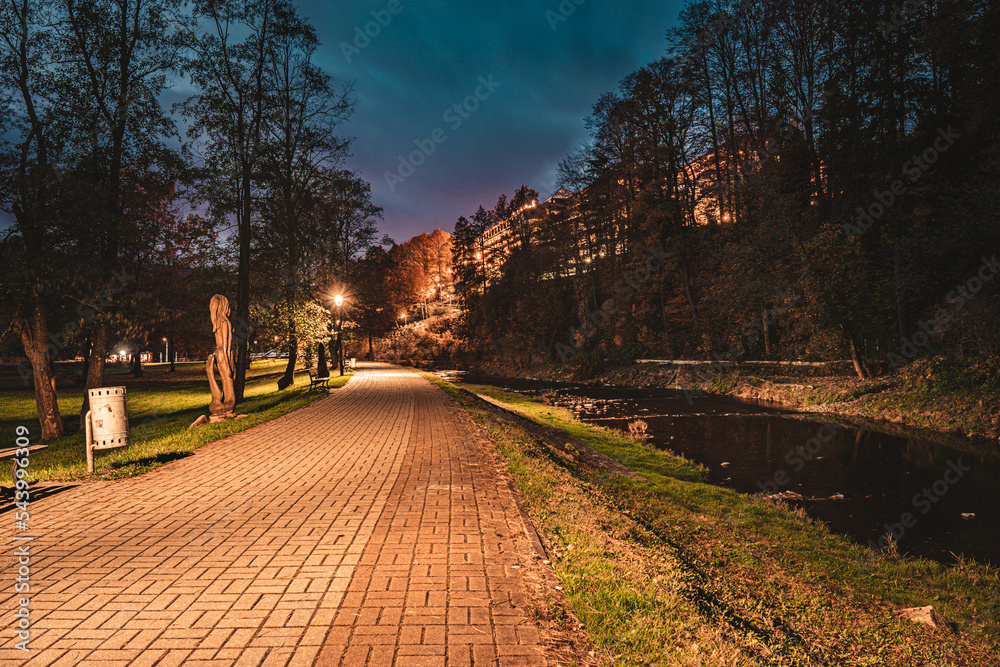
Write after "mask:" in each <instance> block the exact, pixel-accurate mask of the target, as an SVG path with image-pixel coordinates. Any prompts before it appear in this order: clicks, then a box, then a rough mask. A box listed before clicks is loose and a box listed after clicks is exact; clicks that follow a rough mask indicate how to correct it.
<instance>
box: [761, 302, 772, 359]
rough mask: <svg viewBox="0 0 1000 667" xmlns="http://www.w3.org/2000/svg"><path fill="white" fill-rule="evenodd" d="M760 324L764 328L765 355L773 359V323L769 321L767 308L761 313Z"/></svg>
mask: <svg viewBox="0 0 1000 667" xmlns="http://www.w3.org/2000/svg"><path fill="white" fill-rule="evenodd" d="M760 323H761V325H763V327H764V355H765V356H766V357H767V358H768V359H770V358H771V323H770V322H769V321H768V319H767V308H762V309H761V311H760Z"/></svg>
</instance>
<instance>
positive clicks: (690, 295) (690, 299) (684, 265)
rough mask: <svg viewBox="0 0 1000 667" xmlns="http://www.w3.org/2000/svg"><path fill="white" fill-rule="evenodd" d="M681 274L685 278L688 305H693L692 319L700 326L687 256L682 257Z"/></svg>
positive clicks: (685, 294)
mask: <svg viewBox="0 0 1000 667" xmlns="http://www.w3.org/2000/svg"><path fill="white" fill-rule="evenodd" d="M681 274H682V276H683V278H684V296H686V297H687V302H688V305H689V306H690V307H691V321H692V322H694V325H695V326H698V309H697V308H696V307H695V304H694V293H693V292H692V291H691V272H690V271H688V263H687V257H682V258H681Z"/></svg>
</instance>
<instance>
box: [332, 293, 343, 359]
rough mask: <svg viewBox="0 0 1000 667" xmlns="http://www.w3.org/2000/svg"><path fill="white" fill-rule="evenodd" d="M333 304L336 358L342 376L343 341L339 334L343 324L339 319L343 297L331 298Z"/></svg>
mask: <svg viewBox="0 0 1000 667" xmlns="http://www.w3.org/2000/svg"><path fill="white" fill-rule="evenodd" d="M333 302H334V303H335V304H337V356H338V357H339V362H340V375H341V376H343V375H344V341H343V339H342V338H341V335H340V332H341V329H342V328H343V322H342V321H341V319H340V307H341V306H343V305H344V297H342V296H341V295H339V294H338V295H337V296H335V297H333Z"/></svg>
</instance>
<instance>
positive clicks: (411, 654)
mask: <svg viewBox="0 0 1000 667" xmlns="http://www.w3.org/2000/svg"><path fill="white" fill-rule="evenodd" d="M206 428H211V427H206ZM493 465H494V464H493V460H492V458H491V456H490V454H489V453H488V452H487V451H486V450H485V448H484V446H483V444H482V439H481V437H480V436H479V435H478V434H477V433H476V431H475V427H474V426H473V425H472V423H471V421H470V420H469V418H468V417H467V416H466V415H465V414H464V413H463V412H462V411H461V410H460V409H459V408H458V407H457V406H456V405H455V404H454V402H453V401H452V400H451V399H450V398H448V397H447V396H446V394H444V392H442V391H441V390H439V389H438V388H436V387H434V386H433V385H432V384H431V383H429V382H427V381H426V380H425V379H423V378H422V377H421V376H420V375H419V374H417V373H415V372H412V371H407V370H403V369H400V368H395V367H389V366H385V365H378V364H366V365H363V366H362V368H361V370H360V371H359V372H358V374H357V375H356V376H355V377H354V378H352V380H351V382H350V383H349V384H348V385H347V386H346V387H344V388H342V389H338V390H336V391H334V392H331V395H330V396H329V397H328V398H324V399H322V400H319V401H316V402H314V403H312V404H310V405H309V406H307V407H305V408H303V409H301V410H297V411H295V412H293V413H290V414H289V415H286V416H284V417H281V418H279V419H276V420H273V421H271V422H268V423H266V424H263V425H261V426H258V427H256V428H253V429H250V430H248V431H245V432H243V433H240V434H237V435H234V436H232V437H229V438H226V439H224V440H220V441H218V442H215V443H212V444H210V445H206V446H205V447H202V448H201V449H199V450H198V451H197V452H196V453H195V455H193V456H190V457H185V458H184V459H181V460H178V461H175V462H173V463H171V464H169V465H166V466H163V467H161V468H159V469H157V470H155V471H153V472H151V473H149V474H147V475H143V476H141V477H138V478H134V479H128V480H121V481H117V482H95V483H89V484H85V485H82V486H80V487H77V488H75V489H72V490H70V491H67V492H64V493H61V494H56V495H53V496H50V497H47V498H42V499H39V500H37V501H34V502H33V503H32V510H33V512H32V522H33V528H35V529H36V531H37V532H36V534H37V537H36V541H35V542H34V543H33V545H32V546H33V549H36V550H37V553H38V554H39V556H38V558H37V562H35V561H33V563H32V591H33V600H32V604H33V608H34V609H35V610H37V615H36V617H35V625H34V630H35V631H36V634H35V635H34V639H35V641H36V642H37V646H38V650H37V651H36V652H35V653H34V654H33V655H32V656H31V659H30V662H28V661H26V660H25V659H24V657H23V656H21V655H15V653H14V651H13V650H12V649H8V648H7V647H0V661H2V662H4V663H5V664H6V662H8V661H13V662H12V663H11V664H45V665H48V664H67V665H70V664H72V665H76V664H97V663H99V664H105V665H114V664H123V665H124V664H134V665H152V664H156V665H158V667H169V666H170V665H179V664H191V665H195V664H224V665H236V664H238V665H244V664H245V665H255V666H256V665H309V664H315V665H332V666H334V667H349V666H352V665H358V666H360V667H378V666H381V665H385V666H389V665H398V666H399V667H412V666H415V665H421V666H423V667H431V666H432V665H444V664H447V665H449V667H458V666H460V665H468V666H469V667H480V666H483V667H485V666H486V665H496V664H501V665H506V664H510V665H536V664H538V665H541V664H545V661H544V655H543V652H542V650H541V648H540V647H539V645H538V643H539V637H538V633H537V630H536V629H535V628H534V627H533V626H532V625H531V619H530V618H529V617H527V616H526V612H525V608H524V607H525V602H526V600H527V599H528V597H527V590H526V589H525V587H524V584H523V582H522V579H521V577H522V576H523V572H522V571H520V570H518V569H513V568H512V566H513V565H515V564H518V548H519V544H523V543H524V535H523V529H522V527H521V518H520V514H519V512H518V510H517V507H516V504H515V503H514V500H513V499H512V498H511V496H510V491H509V489H508V488H507V486H506V484H505V483H504V482H502V481H500V480H498V479H497V478H496V477H494V476H493V474H492V470H493ZM11 536H12V533H11V528H10V527H9V526H5V527H4V528H3V529H2V530H0V539H8V540H9V538H10V537H11ZM9 566H10V556H9V554H0V567H3V568H5V569H6V568H8V567H9ZM13 604H14V599H13V597H8V598H6V599H4V600H3V601H2V602H0V606H2V609H0V612H2V613H3V614H4V615H5V616H8V615H9V611H10V608H11V607H12V606H13Z"/></svg>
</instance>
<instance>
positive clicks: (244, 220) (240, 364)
mask: <svg viewBox="0 0 1000 667" xmlns="http://www.w3.org/2000/svg"><path fill="white" fill-rule="evenodd" d="M240 189H241V195H242V198H243V202H242V204H243V210H242V213H241V215H240V218H239V236H240V258H239V268H238V271H237V273H238V276H237V283H238V285H239V288H238V290H237V298H236V328H235V331H234V336H233V340H234V342H235V343H236V369H235V370H236V377H234V378H233V389H234V390H235V392H236V402H237V403H242V402H243V390H244V388H245V387H246V383H247V368H248V367H249V365H250V364H249V363H248V362H249V360H250V216H251V213H252V208H251V205H252V202H251V198H250V171H249V168H244V173H243V184H242V187H241V188H240ZM294 354H295V353H294V351H291V352H290V353H289V355H288V356H289V359H293V358H294ZM292 368H294V365H293V366H292ZM293 381H294V380H293Z"/></svg>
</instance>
